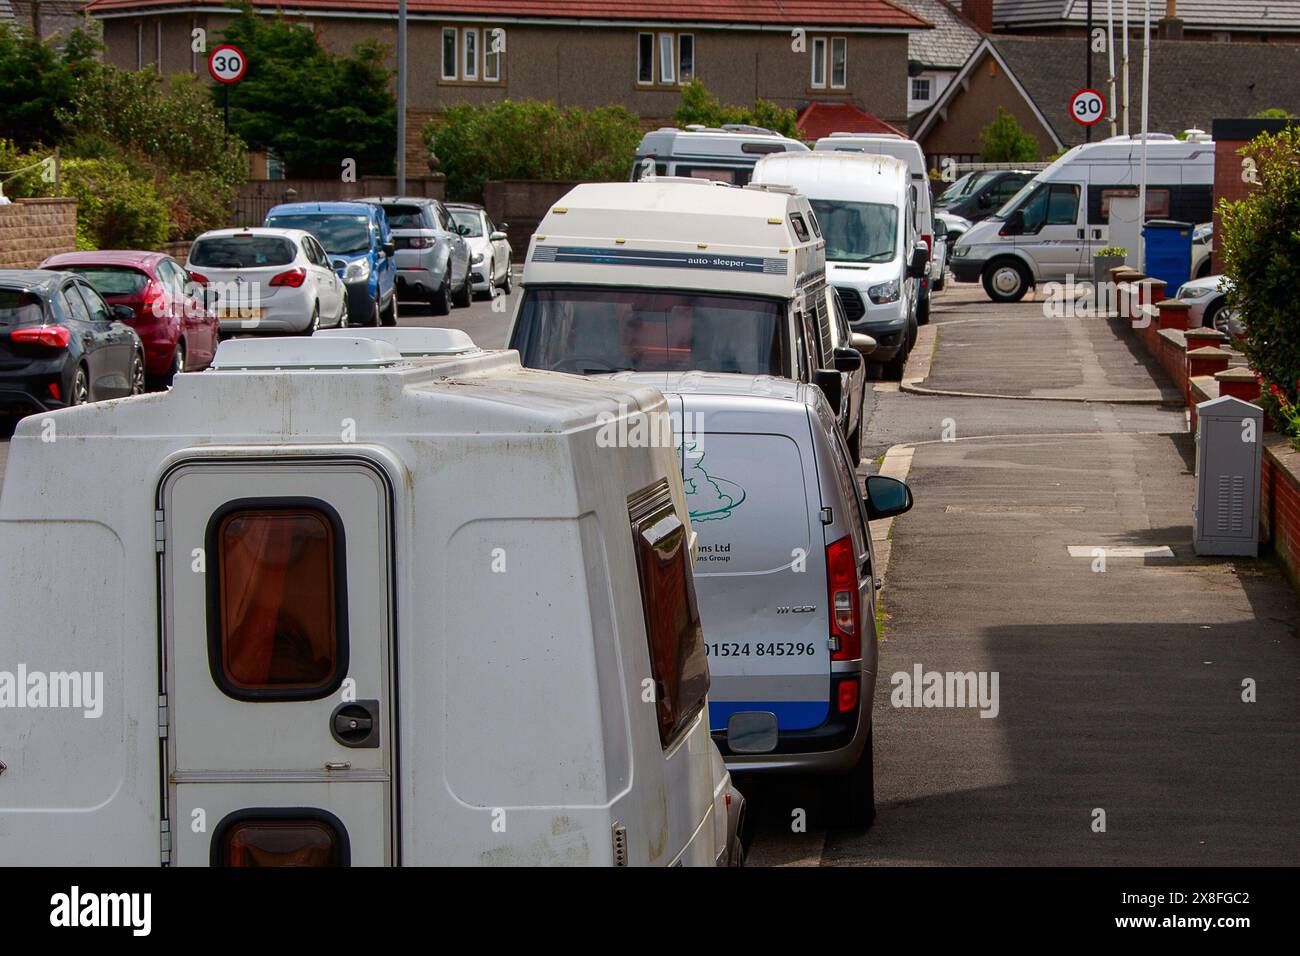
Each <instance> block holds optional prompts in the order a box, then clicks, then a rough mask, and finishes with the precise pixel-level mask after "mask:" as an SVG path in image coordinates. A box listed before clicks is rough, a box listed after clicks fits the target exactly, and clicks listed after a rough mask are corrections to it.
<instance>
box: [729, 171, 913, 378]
mask: <svg viewBox="0 0 1300 956" xmlns="http://www.w3.org/2000/svg"><path fill="white" fill-rule="evenodd" d="M753 181H754V182H755V183H780V184H784V185H787V186H793V187H794V188H795V189H797V190H798V191H799V192H800V193H802V194H803V195H804V196H806V197H807V198H808V203H809V204H810V205H811V206H812V209H813V212H814V213H815V214H816V216H817V222H818V223H819V224H820V225H821V230H822V237H823V239H825V241H826V250H825V252H826V281H827V282H829V283H830V284H831V285H832V286H834V287H835V288H836V290H838V291H839V293H840V301H841V303H843V305H844V308H845V311H846V312H847V315H848V319H849V324H850V326H851V327H852V328H853V330H854V331H855V332H862V333H865V334H867V335H870V336H871V337H872V338H873V339H875V341H876V349H875V351H874V352H873V353H872V354H871V361H872V362H876V363H879V364H881V365H883V366H884V371H885V375H886V377H888V378H893V379H900V378H902V377H903V367H904V365H906V363H907V353H908V351H909V350H910V347H911V343H912V341H913V340H914V339H915V337H916V311H915V301H914V300H915V295H916V283H915V282H913V281H911V280H913V279H917V278H920V277H921V276H923V275H924V271H925V262H926V258H927V257H926V252H925V249H924V247H923V246H922V247H921V248H920V249H918V248H917V243H918V242H919V241H920V240H919V237H918V236H919V234H918V232H917V230H916V227H915V217H914V215H913V212H914V207H913V196H914V190H913V189H912V188H911V185H912V184H911V179H910V176H909V173H908V168H907V165H906V164H905V163H904V162H903V161H902V160H898V159H894V158H893V157H890V156H881V155H871V154H867V153H847V152H845V153H840V152H825V151H823V152H811V153H778V154H775V155H772V156H765V157H764V158H763V159H761V160H759V161H758V165H757V166H755V167H754V179H753Z"/></svg>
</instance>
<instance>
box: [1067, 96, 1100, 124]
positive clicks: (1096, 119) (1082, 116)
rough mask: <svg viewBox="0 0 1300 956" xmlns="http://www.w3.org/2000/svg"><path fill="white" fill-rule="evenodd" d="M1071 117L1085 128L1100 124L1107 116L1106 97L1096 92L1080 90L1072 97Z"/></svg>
mask: <svg viewBox="0 0 1300 956" xmlns="http://www.w3.org/2000/svg"><path fill="white" fill-rule="evenodd" d="M1070 115H1071V116H1073V117H1074V121H1075V122H1076V123H1082V124H1083V125H1084V126H1093V125H1095V124H1097V123H1100V122H1101V121H1102V118H1103V117H1104V116H1105V115H1106V97H1104V96H1102V95H1101V94H1100V93H1098V92H1097V91H1096V90H1080V91H1079V92H1078V93H1075V94H1074V96H1072V97H1070Z"/></svg>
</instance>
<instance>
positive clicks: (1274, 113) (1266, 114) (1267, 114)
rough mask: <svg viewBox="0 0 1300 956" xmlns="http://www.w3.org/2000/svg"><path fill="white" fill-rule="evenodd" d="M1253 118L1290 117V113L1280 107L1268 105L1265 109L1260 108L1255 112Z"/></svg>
mask: <svg viewBox="0 0 1300 956" xmlns="http://www.w3.org/2000/svg"><path fill="white" fill-rule="evenodd" d="M1254 118H1255V119H1291V114H1290V113H1288V112H1287V111H1286V110H1284V109H1282V108H1280V107H1277V106H1270V107H1269V108H1268V109H1266V110H1260V111H1259V112H1258V113H1256V114H1255V116H1254Z"/></svg>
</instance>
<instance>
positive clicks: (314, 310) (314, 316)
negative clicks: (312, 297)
mask: <svg viewBox="0 0 1300 956" xmlns="http://www.w3.org/2000/svg"><path fill="white" fill-rule="evenodd" d="M319 328H320V303H319V302H317V303H316V304H315V305H313V306H312V307H311V321H310V322H308V323H307V328H306V329H304V330H303V333H302V334H303V335H315V334H316V330H317V329H319Z"/></svg>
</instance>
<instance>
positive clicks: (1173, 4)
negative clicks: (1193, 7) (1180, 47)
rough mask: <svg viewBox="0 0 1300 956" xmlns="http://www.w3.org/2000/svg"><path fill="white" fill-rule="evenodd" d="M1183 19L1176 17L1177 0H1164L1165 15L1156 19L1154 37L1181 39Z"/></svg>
mask: <svg viewBox="0 0 1300 956" xmlns="http://www.w3.org/2000/svg"><path fill="white" fill-rule="evenodd" d="M1182 38H1183V21H1182V20H1180V19H1179V18H1178V0H1165V15H1164V17H1163V18H1161V19H1160V20H1157V21H1156V39H1158V40H1181V39H1182Z"/></svg>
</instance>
